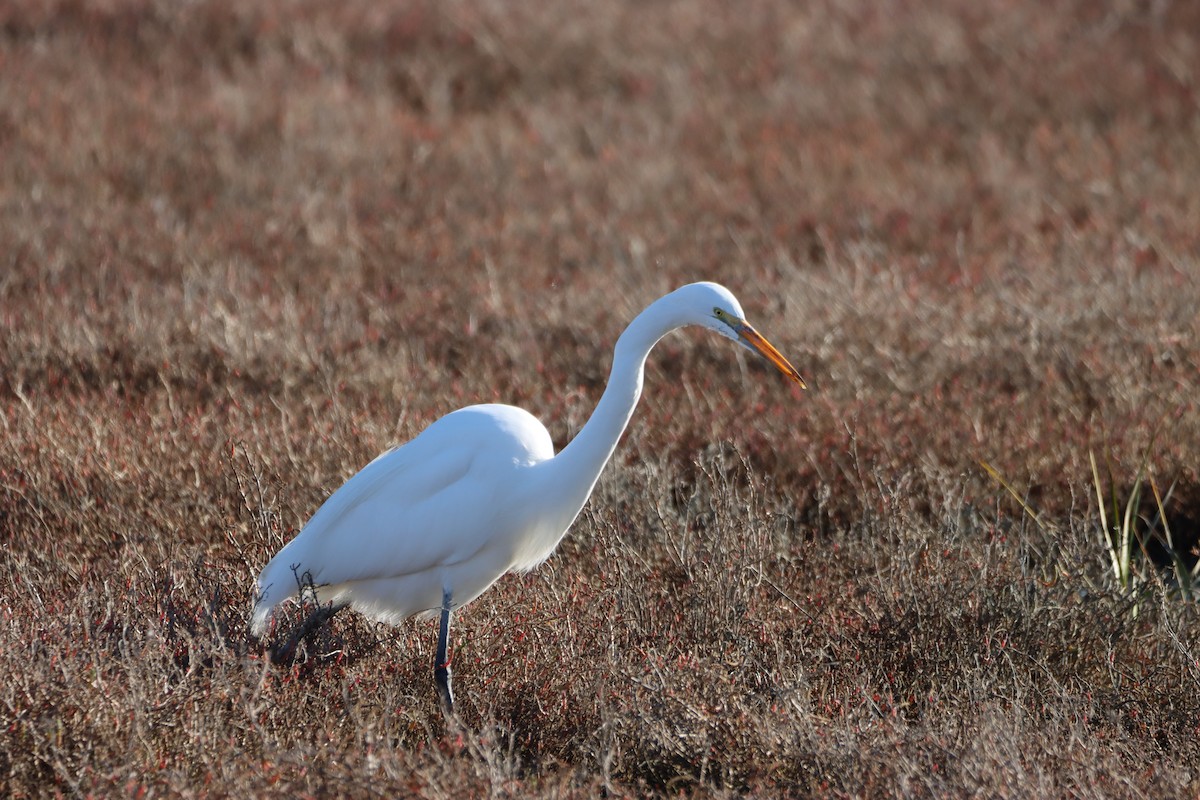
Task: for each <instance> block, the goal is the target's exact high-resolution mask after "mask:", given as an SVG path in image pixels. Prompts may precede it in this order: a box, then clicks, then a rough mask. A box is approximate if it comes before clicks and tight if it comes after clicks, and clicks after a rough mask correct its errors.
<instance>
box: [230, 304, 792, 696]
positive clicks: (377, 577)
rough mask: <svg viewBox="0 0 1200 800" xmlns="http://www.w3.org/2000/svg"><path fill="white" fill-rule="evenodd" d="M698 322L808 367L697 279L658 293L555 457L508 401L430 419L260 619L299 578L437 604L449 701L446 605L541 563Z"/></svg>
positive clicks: (275, 572)
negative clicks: (651, 375) (676, 339)
mask: <svg viewBox="0 0 1200 800" xmlns="http://www.w3.org/2000/svg"><path fill="white" fill-rule="evenodd" d="M685 325H700V326H703V327H705V328H708V329H709V330H712V331H715V332H717V333H719V334H720V335H722V336H724V337H726V338H728V339H732V340H733V341H735V342H738V343H739V344H741V345H743V346H744V347H746V348H748V349H750V350H752V351H754V352H757V353H759V354H761V355H763V356H764V357H766V359H767V360H769V361H770V362H771V363H772V364H774V365H775V367H777V368H778V369H779V371H780V372H782V373H783V374H784V375H786V376H787V377H788V378H790V379H792V380H793V381H795V382H796V383H798V384H800V386H801V387H803V386H804V381H803V380H802V379H801V377H800V373H798V372H797V371H796V369H795V368H794V367H793V366H792V365H791V364H789V363H788V361H787V359H785V358H784V357H783V356H782V355H780V353H779V351H778V350H776V349H775V348H774V347H773V346H772V345H771V344H770V343H769V342H768V341H767V340H766V339H764V338H763V337H762V336H761V335H760V334H759V333H758V332H757V331H756V330H754V328H753V327H751V326H750V324H749V323H748V322H746V319H745V314H744V313H743V312H742V307H741V305H740V304H739V303H738V301H737V298H735V297H734V296H733V294H732V293H731V292H730V291H729V290H728V289H726V288H725V287H723V286H720V285H718V284H715V283H693V284H690V285H688V286H684V287H682V288H680V289H678V290H676V291H674V292H671V293H670V294H668V295H666V296H664V297H662V298H660V299H659V300H657V301H655V302H654V303H652V304H651V305H650V306H649V307H647V308H646V310H645V311H643V312H642V313H641V314H639V315H638V316H637V317H636V318H635V319H634V320H633V322H632V323H630V325H629V327H628V328H626V329H625V332H624V333H622V334H621V336H620V338H619V339H618V340H617V346H616V350H615V351H614V354H613V365H612V371H611V373H610V374H609V379H608V386H607V387H606V388H605V390H604V394H603V396H601V398H600V402H599V404H598V405H597V406H596V410H595V411H594V412H593V414H592V416H591V418H590V419H589V420H588V421H587V423H586V424H585V425H584V426H583V428H582V430H580V431H579V433H578V435H576V436H575V438H574V439H572V440H571V442H570V443H569V444H568V445H567V446H566V447H565V448H563V450H562V452H560V453H559V454H558V455H555V454H554V445H553V443H552V442H551V440H550V434H549V432H548V431H547V430H546V428H545V427H544V426H543V425H542V424H541V423H540V422H538V421H537V419H535V418H534V417H533V416H532V415H531V414H529V413H528V412H526V411H524V410H522V409H520V408H514V407H513V406H507V405H494V404H492V405H475V406H468V407H467V408H462V409H459V410H458V411H454V412H452V413H450V414H447V415H446V416H444V417H442V418H441V419H439V420H437V421H436V422H434V423H433V424H432V425H430V426H429V427H428V428H426V429H425V430H424V431H423V432H422V433H421V434H420V435H418V436H417V437H416V438H415V439H413V440H411V441H409V442H408V443H406V444H403V445H400V446H398V447H396V448H395V449H392V450H389V451H387V452H386V453H384V454H383V455H381V456H379V457H378V458H376V459H375V460H374V461H372V462H371V463H370V464H368V465H367V466H366V467H364V468H363V469H362V471H360V472H359V473H357V474H356V475H354V476H353V477H352V478H350V480H348V481H346V483H345V484H344V485H343V486H342V487H341V488H340V489H338V490H337V491H335V492H334V493H333V494H332V495H331V496H330V497H329V499H328V500H326V501H325V503H324V505H322V506H321V507H320V508H319V509H317V512H316V513H315V514H314V515H313V516H312V519H310V520H309V521H308V523H307V524H306V525H305V526H304V528H303V529H302V530H301V531H300V533H299V534H297V535H296V537H295V538H294V539H292V540H291V541H290V542H288V544H287V545H286V546H284V547H283V549H281V550H280V551H279V552H278V553H277V554H276V555H275V557H274V558H272V559H271V561H270V562H269V563H268V564H267V566H266V567H265V568H264V569H263V571H262V573H261V574H260V575H259V576H258V580H257V585H256V595H255V603H254V610H253V615H252V620H251V629H252V631H253V632H254V633H255V635H257V636H261V635H262V634H263V632H264V631H265V630H266V627H267V623H268V621H269V620H270V618H271V614H272V611H273V610H274V608H275V607H276V606H277V605H278V604H279V603H280V602H282V601H284V600H287V599H290V598H293V597H296V596H297V595H298V594H299V583H300V580H299V578H300V577H303V579H304V581H305V583H306V584H307V583H309V582H311V585H312V587H313V588H314V589H315V592H316V597H317V599H318V600H319V601H320V602H321V603H322V604H329V605H330V608H331V609H332V610H334V611H336V610H337V609H340V608H343V607H345V606H347V605H348V606H350V607H351V608H354V609H355V610H357V611H359V612H361V613H363V614H365V615H367V616H368V617H371V618H373V619H376V620H380V621H382V622H388V623H393V624H395V623H398V622H400V621H401V620H403V619H405V618H407V617H411V616H414V615H422V616H426V617H431V616H433V615H436V614H438V613H440V614H441V627H440V629H439V635H438V648H437V654H436V657H435V662H434V673H435V680H436V683H437V688H438V691H439V693H440V695H441V697H442V701H443V703H444V704H445V706H446V709H447V711H450V710H452V709H453V696H452V694H451V691H450V670H449V663H448V659H447V648H448V645H449V627H450V615H451V613H452V612H454V611H456V610H457V609H460V608H462V607H463V606H465V605H466V604H467V603H469V602H471V601H472V600H474V599H475V598H476V597H478V596H479V595H480V594H482V593H483V591H484V590H485V589H487V588H488V587H489V586H491V585H492V584H493V583H495V582H496V580H497V579H498V578H500V576H502V575H504V574H505V573H508V572H527V571H529V570H531V569H533V568H534V567H536V566H537V565H538V564H540V563H542V562H543V561H545V560H546V559H547V558H548V557H549V556H550V554H551V553H553V552H554V548H555V547H556V546H557V545H558V543H559V541H560V540H561V539H562V537H563V535H564V534H565V533H566V532H567V529H568V528H569V527H570V526H571V523H572V522H574V520H575V518H576V516H578V514H579V512H580V511H581V510H582V509H583V505H584V503H586V502H587V499H588V496H589V495H590V494H591V493H592V488H593V487H594V486H595V485H596V480H597V479H598V478H599V477H600V472H601V470H603V469H604V465H605V464H607V463H608V460H609V457H610V456H611V455H612V453H613V450H614V449H615V448H616V446H617V440H618V439H619V438H620V436H621V433H622V432H623V431H624V430H625V426H626V425H627V424H628V423H629V419H630V417H631V416H632V415H633V409H634V406H635V405H637V401H638V397H639V396H640V395H641V392H642V373H643V369H644V366H645V363H646V356H647V355H648V354H649V353H650V350H651V348H653V347H654V345H655V344H656V343H657V342H658V340H659V339H661V338H662V337H663V336H664V335H666V334H667V333H669V332H670V331H673V330H675V329H676V328H681V327H684V326H685Z"/></svg>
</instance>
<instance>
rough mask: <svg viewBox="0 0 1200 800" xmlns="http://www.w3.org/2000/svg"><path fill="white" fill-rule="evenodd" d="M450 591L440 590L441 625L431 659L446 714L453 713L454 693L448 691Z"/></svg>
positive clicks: (435, 680) (434, 677)
mask: <svg viewBox="0 0 1200 800" xmlns="http://www.w3.org/2000/svg"><path fill="white" fill-rule="evenodd" d="M449 648H450V590H449V589H443V590H442V624H441V626H440V627H439V629H438V646H437V655H436V656H434V659H433V679H434V682H435V683H436V684H437V690H438V694H439V695H441V697H442V705H443V706H445V708H446V713H447V714H453V713H454V693H453V692H451V691H450V656H449V655H448V654H447V650H449Z"/></svg>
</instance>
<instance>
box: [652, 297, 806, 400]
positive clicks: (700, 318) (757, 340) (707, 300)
mask: <svg viewBox="0 0 1200 800" xmlns="http://www.w3.org/2000/svg"><path fill="white" fill-rule="evenodd" d="M672 294H673V295H675V296H677V297H678V300H679V301H680V305H681V307H682V308H684V309H686V313H687V315H688V317H689V319H688V322H692V323H695V324H699V325H703V326H704V327H705V328H708V329H709V330H711V331H715V332H716V333H719V334H720V335H722V336H724V337H725V338H727V339H732V340H733V341H735V342H737V343H738V344H740V345H741V346H742V347H745V348H746V349H747V350H750V351H751V352H753V353H756V354H758V355H760V356H762V357H763V358H765V359H766V360H767V361H770V362H771V363H772V364H774V365H775V368H776V369H778V370H779V371H780V372H782V373H783V374H784V375H786V376H787V377H788V378H791V379H792V380H793V381H795V382H796V383H798V384H800V388H802V389H803V388H807V387H806V386H805V384H804V379H803V378H801V377H800V373H799V372H798V371H797V370H796V368H795V367H793V366H792V365H791V364H790V363H789V362H788V360H787V359H786V358H784V357H783V355H782V354H781V353H780V352H779V351H778V350H776V349H775V347H774V346H773V345H772V344H771V343H770V342H768V341H767V340H766V339H765V338H764V337H763V335H762V334H760V333H759V332H758V331H756V330H755V329H754V326H752V325H751V324H750V323H749V322H747V321H746V313H745V312H744V311H742V304H741V303H739V302H738V299H737V298H736V297H734V296H733V292H731V291H729V290H728V289H726V288H725V287H724V286H721V285H720V284H719V283H708V282H705V283H692V284H689V285H687V286H684V287H682V288H681V289H677V290H676V291H675V292H673V293H672Z"/></svg>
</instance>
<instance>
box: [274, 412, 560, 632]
mask: <svg viewBox="0 0 1200 800" xmlns="http://www.w3.org/2000/svg"><path fill="white" fill-rule="evenodd" d="M553 456H554V447H553V444H552V442H551V440H550V435H549V433H548V432H547V431H546V429H545V427H544V426H542V424H541V423H540V422H538V421H537V419H536V418H534V417H533V416H532V415H531V414H529V413H528V412H526V411H523V410H521V409H519V408H515V407H512V406H504V405H479V406H469V407H467V408H463V409H460V410H458V411H455V412H452V413H450V414H447V415H446V416H444V417H442V418H441V419H439V420H437V421H436V422H434V423H433V424H432V425H430V426H429V427H428V428H426V429H425V430H424V431H423V432H422V433H421V434H420V435H419V436H417V437H416V438H415V439H412V440H411V441H409V442H407V443H406V444H403V445H401V446H399V447H396V448H394V449H392V450H389V451H388V452H386V453H384V454H383V455H381V456H379V457H378V458H376V459H375V460H374V461H372V462H371V463H370V464H368V465H367V466H366V467H364V468H363V469H362V470H361V471H359V472H358V473H357V474H355V475H354V476H353V477H351V478H350V480H348V481H347V482H346V483H345V484H344V485H342V486H341V488H339V489H338V490H337V491H336V492H334V493H333V494H332V495H331V496H330V497H329V499H328V500H326V501H325V503H324V504H323V505H322V506H321V507H320V508H319V509H318V510H317V512H316V513H315V514H314V515H313V516H312V518H311V519H310V520H309V521H308V523H307V524H306V525H305V526H304V528H303V529H302V530H301V531H300V533H299V534H297V535H296V537H295V538H294V539H293V540H292V541H291V542H289V543H288V544H287V545H286V546H285V547H284V548H283V549H282V550H280V551H279V553H278V554H277V555H276V556H275V557H274V558H273V559H272V560H271V561H270V563H268V564H267V566H266V567H265V568H264V569H263V571H262V574H261V575H260V576H259V578H258V593H259V594H258V599H257V601H256V604H255V609H254V616H253V620H252V623H253V626H254V628H255V629H256V630H261V629H262V628H263V626H264V625H265V623H266V620H267V619H268V617H269V615H270V612H271V609H272V608H274V606H275V605H277V604H278V603H279V602H281V601H283V600H286V599H288V598H289V597H294V596H295V595H296V594H297V589H298V586H297V575H301V576H303V575H304V574H305V573H308V575H309V576H311V579H312V582H313V584H314V586H318V587H320V586H324V587H327V588H326V590H325V592H324V593H322V594H321V597H322V599H332V598H333V596H335V595H338V594H347V595H348V596H349V599H350V600H351V602H352V603H353V604H354V605H355V606H356V607H360V608H361V610H364V611H367V612H368V613H373V615H374V616H376V617H380V618H388V619H398V618H401V617H405V616H410V615H412V614H414V613H418V612H421V611H426V610H429V609H431V608H434V607H436V605H437V603H438V602H440V600H439V598H440V593H441V589H442V583H444V582H446V581H447V580H448V579H449V576H451V575H452V574H453V575H455V576H458V580H460V581H465V583H467V584H470V585H468V586H464V587H463V589H462V592H461V594H460V596H461V602H467V601H469V600H470V599H473V598H474V596H476V595H477V594H478V593H479V592H482V591H483V589H485V588H487V586H488V585H490V584H491V583H492V582H493V581H494V580H495V579H496V578H498V577H499V576H500V575H501V574H503V573H504V572H505V571H507V569H508V568H509V566H511V565H510V564H509V563H505V561H506V558H508V557H509V556H507V555H506V554H505V552H504V549H503V548H496V550H497V552H496V553H494V554H492V553H488V552H483V551H485V550H486V549H487V547H488V545H489V543H491V542H492V541H493V535H495V536H497V537H499V541H503V534H504V533H505V531H510V530H511V531H516V530H517V529H519V528H520V527H521V526H522V525H525V524H527V523H526V521H525V520H523V519H521V518H520V517H521V515H522V513H523V510H522V504H520V503H519V502H515V501H516V500H517V499H518V498H517V497H516V495H517V494H519V492H520V489H521V485H522V475H523V474H524V473H526V472H527V470H528V468H529V467H532V466H534V465H536V464H538V463H540V462H542V461H545V460H546V459H549V458H552V457H553ZM481 552H482V555H480V554H481ZM467 565H473V568H472V569H470V570H467V569H466V566H467ZM493 572H495V573H496V574H491V573H493ZM480 583H482V585H479V586H476V584H480ZM356 592H357V593H358V594H359V595H360V597H359V598H357V599H356V598H355V596H354V595H355V593H356ZM468 595H469V596H468ZM358 600H363V602H362V603H360V602H358ZM368 601H369V602H368ZM459 604H461V603H459Z"/></svg>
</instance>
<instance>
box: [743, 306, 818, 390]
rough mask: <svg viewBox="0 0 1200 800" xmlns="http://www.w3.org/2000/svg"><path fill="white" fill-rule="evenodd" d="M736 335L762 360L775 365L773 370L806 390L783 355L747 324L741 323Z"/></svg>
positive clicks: (802, 381)
mask: <svg viewBox="0 0 1200 800" xmlns="http://www.w3.org/2000/svg"><path fill="white" fill-rule="evenodd" d="M736 330H737V333H738V335H739V336H740V337H741V338H742V341H743V342H745V343H746V344H748V345H749V346H750V347H753V348H754V349H755V350H757V351H758V352H759V353H760V354H761V355H762V357H763V358H765V359H766V360H767V361H770V362H771V363H772V364H774V365H775V368H776V369H778V370H779V371H780V372H782V373H783V374H784V375H786V376H788V377H789V378H791V379H792V380H794V381H795V382H796V383H798V384H800V388H801V389H807V388H808V386H806V385H805V383H804V379H803V378H801V377H800V373H799V372H798V371H797V370H796V368H795V367H793V366H792V365H791V364H790V363H789V362H788V360H787V359H786V358H784V357H783V354H782V353H780V352H779V351H778V350H776V349H775V346H774V345H772V344H771V343H770V342H768V341H767V340H766V339H764V338H763V335H762V334H761V333H759V332H758V331H756V330H754V328H753V327H751V325H750V323H749V322H743V323H742V324H741V325H739V326H737V328H736Z"/></svg>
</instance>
